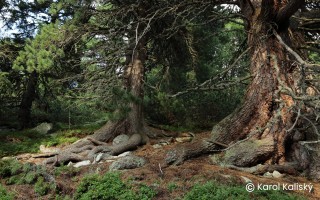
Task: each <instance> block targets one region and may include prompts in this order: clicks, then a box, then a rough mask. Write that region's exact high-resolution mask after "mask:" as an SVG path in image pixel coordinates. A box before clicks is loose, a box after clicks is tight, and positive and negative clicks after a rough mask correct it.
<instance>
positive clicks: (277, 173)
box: [272, 170, 284, 178]
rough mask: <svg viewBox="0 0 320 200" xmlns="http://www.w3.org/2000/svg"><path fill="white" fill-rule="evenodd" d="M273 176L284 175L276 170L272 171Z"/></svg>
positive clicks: (280, 176)
mask: <svg viewBox="0 0 320 200" xmlns="http://www.w3.org/2000/svg"><path fill="white" fill-rule="evenodd" d="M272 176H273V177H274V178H282V177H283V176H284V175H283V174H281V173H280V172H278V171H276V170H275V171H273V172H272Z"/></svg>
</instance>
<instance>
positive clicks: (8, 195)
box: [0, 184, 14, 200]
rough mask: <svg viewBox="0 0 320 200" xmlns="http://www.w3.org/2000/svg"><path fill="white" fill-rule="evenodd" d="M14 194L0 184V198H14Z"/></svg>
mask: <svg viewBox="0 0 320 200" xmlns="http://www.w3.org/2000/svg"><path fill="white" fill-rule="evenodd" d="M13 199H14V195H13V194H12V193H10V192H8V191H7V190H6V189H5V188H4V187H3V185H1V184H0V200H13Z"/></svg>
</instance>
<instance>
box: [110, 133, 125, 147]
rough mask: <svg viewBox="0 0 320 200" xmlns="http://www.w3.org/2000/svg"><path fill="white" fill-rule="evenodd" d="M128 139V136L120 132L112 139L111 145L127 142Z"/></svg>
mask: <svg viewBox="0 0 320 200" xmlns="http://www.w3.org/2000/svg"><path fill="white" fill-rule="evenodd" d="M128 140H129V136H127V135H124V134H121V135H118V136H117V137H115V138H114V139H113V141H112V145H118V144H121V143H124V142H127V141H128Z"/></svg>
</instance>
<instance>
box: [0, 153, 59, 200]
mask: <svg viewBox="0 0 320 200" xmlns="http://www.w3.org/2000/svg"><path fill="white" fill-rule="evenodd" d="M50 177H51V175H50V174H48V173H47V170H46V168H45V167H44V166H41V165H34V164H31V163H26V164H22V163H20V162H19V161H17V160H15V159H8V160H1V161H0V178H1V179H2V180H4V183H5V184H6V185H8V186H9V185H23V184H29V185H33V187H34V192H35V193H36V194H38V195H39V196H43V195H46V194H47V193H48V192H49V191H50V190H53V189H55V184H54V183H50V182H49V181H48V180H45V179H50ZM0 193H1V192H0ZM8 195H10V194H9V193H8ZM11 196H12V195H11ZM0 200H1V199H0Z"/></svg>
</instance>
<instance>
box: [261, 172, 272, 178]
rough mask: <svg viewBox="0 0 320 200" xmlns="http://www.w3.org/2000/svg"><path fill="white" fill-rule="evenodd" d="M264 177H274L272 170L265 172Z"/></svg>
mask: <svg viewBox="0 0 320 200" xmlns="http://www.w3.org/2000/svg"><path fill="white" fill-rule="evenodd" d="M263 176H264V177H270V178H271V177H273V176H272V174H271V173H270V172H266V173H264V174H263Z"/></svg>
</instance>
